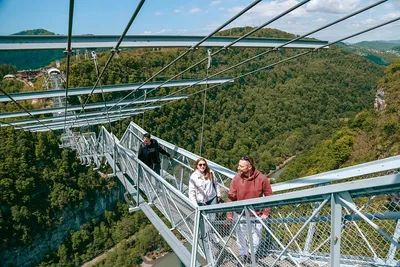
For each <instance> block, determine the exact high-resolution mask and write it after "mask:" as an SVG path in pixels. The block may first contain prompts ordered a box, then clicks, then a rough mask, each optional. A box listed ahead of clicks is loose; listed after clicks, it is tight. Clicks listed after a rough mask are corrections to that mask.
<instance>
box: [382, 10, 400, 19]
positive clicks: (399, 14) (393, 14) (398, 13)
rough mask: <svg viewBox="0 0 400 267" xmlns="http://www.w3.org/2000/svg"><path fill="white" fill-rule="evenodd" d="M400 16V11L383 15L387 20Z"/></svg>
mask: <svg viewBox="0 0 400 267" xmlns="http://www.w3.org/2000/svg"><path fill="white" fill-rule="evenodd" d="M398 17H400V11H397V12H392V13H389V14H386V15H384V16H383V18H384V19H385V20H390V19H395V18H398Z"/></svg>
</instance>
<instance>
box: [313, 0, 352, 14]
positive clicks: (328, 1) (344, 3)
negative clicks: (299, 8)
mask: <svg viewBox="0 0 400 267" xmlns="http://www.w3.org/2000/svg"><path fill="white" fill-rule="evenodd" d="M359 3H360V0H311V1H310V2H309V3H308V4H307V6H306V9H307V11H309V12H322V13H333V14H341V13H347V12H351V11H353V10H355V9H356V8H357V7H358V5H359Z"/></svg>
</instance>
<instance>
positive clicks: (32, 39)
mask: <svg viewBox="0 0 400 267" xmlns="http://www.w3.org/2000/svg"><path fill="white" fill-rule="evenodd" d="M119 37H120V36H118V35H75V36H72V43H71V45H72V47H71V49H75V50H76V49H92V48H107V49H111V48H112V47H114V45H115V43H116V42H117V41H118V39H119ZM202 39H204V36H182V35H178V36H173V35H129V36H125V37H124V40H123V41H122V43H121V45H120V48H140V47H144V48H146V47H147V48H149V47H150V48H151V47H192V46H193V45H195V44H197V43H199V42H200V41H201V40H202ZM237 39H238V37H227V36H215V37H210V38H208V39H207V40H206V41H204V42H203V43H201V45H200V46H203V47H224V46H227V45H229V44H230V43H232V42H233V41H235V40H237ZM290 40H291V39H276V38H245V39H242V40H240V41H239V42H237V43H235V44H234V45H233V46H232V47H262V48H267V47H269V48H271V47H277V46H279V45H282V44H284V43H286V42H288V41H290ZM327 43H328V42H326V41H314V40H298V41H295V42H293V43H291V44H288V45H287V46H285V47H287V48H311V49H314V48H317V47H319V46H321V45H326V44H327ZM66 44H67V36H63V35H40V36H39V35H38V36H27V35H25V36H22V35H8V36H0V51H1V50H61V49H62V50H65V47H66Z"/></svg>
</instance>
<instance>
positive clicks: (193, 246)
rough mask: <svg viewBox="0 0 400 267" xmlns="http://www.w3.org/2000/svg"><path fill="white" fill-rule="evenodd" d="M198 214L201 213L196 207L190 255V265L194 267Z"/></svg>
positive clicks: (198, 224)
mask: <svg viewBox="0 0 400 267" xmlns="http://www.w3.org/2000/svg"><path fill="white" fill-rule="evenodd" d="M200 216H201V213H200V211H199V209H198V208H196V213H195V214H194V231H193V243H192V255H191V258H190V267H196V256H197V245H198V242H199V228H200Z"/></svg>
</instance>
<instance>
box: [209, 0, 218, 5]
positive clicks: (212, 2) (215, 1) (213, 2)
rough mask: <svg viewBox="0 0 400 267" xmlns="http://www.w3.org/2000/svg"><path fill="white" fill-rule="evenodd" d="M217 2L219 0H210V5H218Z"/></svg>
mask: <svg viewBox="0 0 400 267" xmlns="http://www.w3.org/2000/svg"><path fill="white" fill-rule="evenodd" d="M219 4H221V1H220V0H214V1H211V3H210V6H215V5H219Z"/></svg>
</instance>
